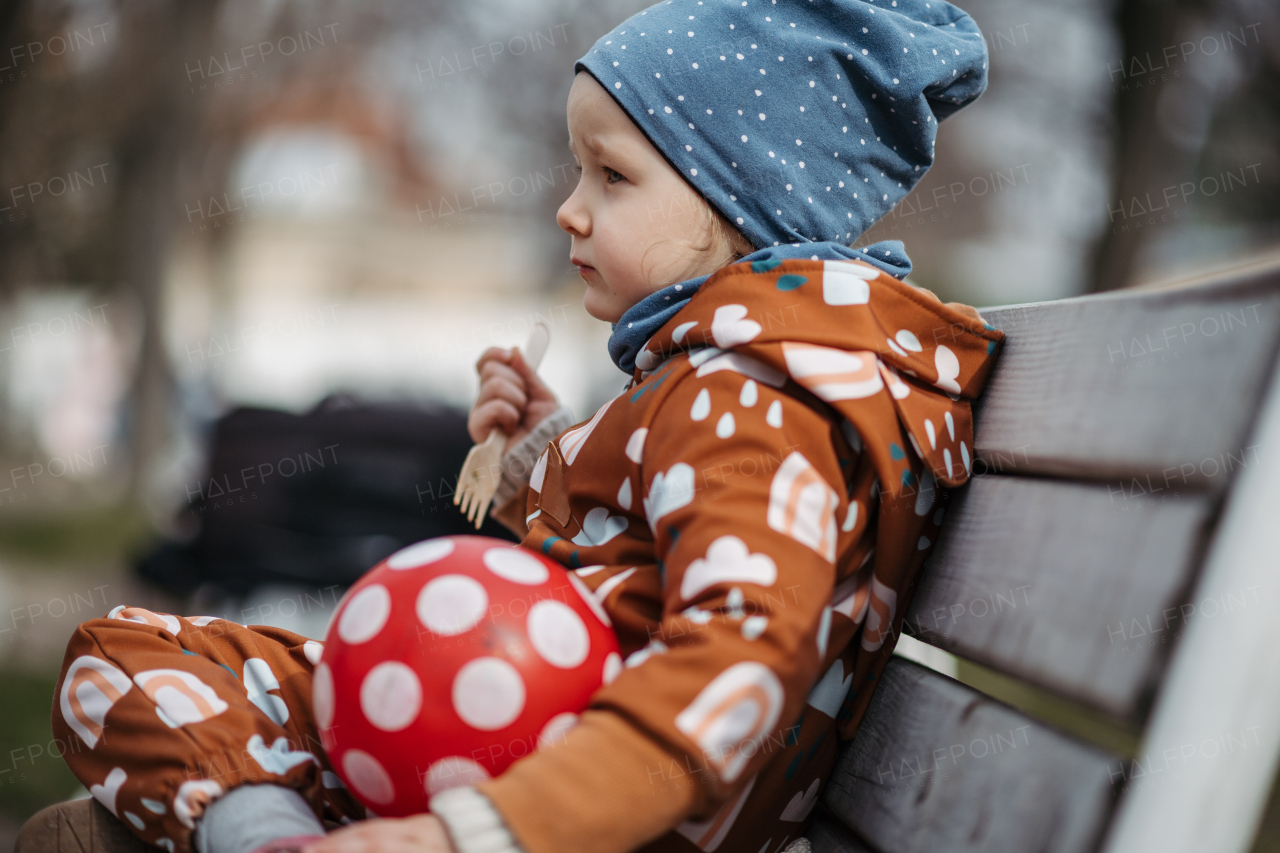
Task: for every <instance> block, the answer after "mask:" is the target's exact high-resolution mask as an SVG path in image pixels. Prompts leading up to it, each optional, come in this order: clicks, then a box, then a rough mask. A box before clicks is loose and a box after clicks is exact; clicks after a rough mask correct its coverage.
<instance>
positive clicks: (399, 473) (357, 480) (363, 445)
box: [138, 396, 515, 595]
mask: <svg viewBox="0 0 1280 853" xmlns="http://www.w3.org/2000/svg"><path fill="white" fill-rule="evenodd" d="M466 421H467V416H466V414H465V413H463V412H461V411H458V410H456V409H451V408H447V407H444V406H422V405H412V404H407V403H406V404H399V405H387V404H376V405H375V404H362V403H359V402H357V401H354V400H352V399H351V398H349V397H342V396H334V397H329V398H326V399H325V400H324V401H322V402H321V403H320V404H319V405H318V406H316V408H315V409H314V410H313V411H311V412H309V413H307V414H305V415H294V414H290V413H288V412H281V411H275V410H271V409H256V408H240V409H235V410H234V411H232V412H230V413H228V414H227V415H225V416H223V417H222V418H220V419H219V420H218V422H217V424H216V425H215V427H214V431H213V440H212V447H211V449H210V460H209V467H208V472H207V473H206V475H205V476H204V478H203V479H201V480H200V481H199V482H197V483H191V484H188V485H187V487H186V490H187V499H188V505H187V506H185V507H184V508H183V509H182V511H181V513H180V516H182V517H183V518H180V521H181V522H184V524H181V525H180V526H185V527H194V528H195V530H194V535H193V536H192V537H191V538H190V540H189V541H188V542H185V543H182V542H176V541H168V542H164V543H162V544H161V545H160V546H159V547H158V548H156V549H155V550H153V551H152V552H151V553H149V554H147V555H146V556H144V557H143V558H142V559H140V560H139V562H138V571H139V573H140V574H141V575H142V576H143V577H144V578H146V579H147V580H149V581H152V582H154V583H157V584H159V585H161V586H163V587H166V588H168V589H169V590H171V591H174V592H178V593H187V592H190V591H192V590H194V589H196V588H197V587H200V586H202V585H205V584H212V585H213V586H214V587H216V588H217V589H218V590H220V591H222V592H224V593H227V594H231V595H245V594H247V593H248V592H249V590H251V589H253V588H254V587H256V586H259V585H262V584H266V583H280V582H284V583H293V584H305V585H313V584H314V585H317V586H319V587H327V586H330V585H333V584H338V585H342V586H347V585H349V584H351V583H352V582H353V581H355V580H356V579H357V578H359V577H360V576H361V575H362V574H364V573H365V572H366V571H368V570H369V569H370V568H372V567H373V566H374V565H375V564H376V563H377V562H378V561H379V560H381V559H383V558H384V557H386V556H387V555H388V554H391V553H392V552H394V551H397V550H399V549H400V548H402V547H404V546H405V545H409V544H412V543H414V542H418V541H420V540H422V539H428V538H431V537H433V536H447V535H451V534H466V533H472V534H475V533H479V534H480V535H484V536H495V537H499V538H502V539H507V540H510V541H514V540H515V537H514V536H513V535H512V534H511V532H510V531H509V530H507V529H506V528H505V527H503V526H502V525H501V524H500V523H498V522H496V521H494V520H493V519H491V518H489V519H486V520H485V523H484V525H483V527H481V529H480V530H479V531H476V530H475V528H474V527H473V526H472V525H471V524H469V523H468V522H467V520H466V517H465V516H464V515H463V514H462V513H461V512H460V511H459V509H458V508H457V507H456V506H454V505H453V494H454V490H455V488H456V487H457V477H458V471H459V469H460V468H461V467H462V461H463V459H465V458H466V455H467V451H468V450H470V448H471V438H470V436H469V435H468V434H467V428H466Z"/></svg>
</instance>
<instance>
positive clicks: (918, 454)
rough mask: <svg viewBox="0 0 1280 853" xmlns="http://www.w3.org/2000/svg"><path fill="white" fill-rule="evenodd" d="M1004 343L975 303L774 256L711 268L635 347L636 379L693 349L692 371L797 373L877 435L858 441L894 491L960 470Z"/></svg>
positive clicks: (949, 481)
mask: <svg viewBox="0 0 1280 853" xmlns="http://www.w3.org/2000/svg"><path fill="white" fill-rule="evenodd" d="M1003 341H1004V333H1003V332H1001V331H999V330H998V329H995V328H994V327H992V326H990V325H989V324H987V323H984V322H982V320H981V319H980V318H978V316H977V312H974V313H973V314H972V315H970V314H967V313H964V312H962V311H961V310H958V309H957V308H954V307H951V306H949V305H944V304H943V303H942V302H941V301H940V300H939V299H938V298H937V297H936V296H934V295H933V294H932V293H931V292H929V291H928V290H924V289H921V288H917V287H913V286H912V285H909V284H906V283H904V282H901V281H898V280H897V279H896V278H894V277H893V276H891V275H888V274H886V273H884V272H882V271H881V270H879V269H876V268H875V267H873V266H871V265H869V264H866V263H863V262H861V261H854V260H810V259H788V260H783V259H778V258H773V259H768V260H761V261H753V262H741V263H737V264H732V265H730V266H727V267H724V268H723V269H721V270H719V271H717V272H716V273H715V274H714V275H712V276H711V277H709V278H708V279H707V280H706V282H705V283H704V284H703V285H702V286H701V287H700V288H699V289H698V292H697V293H696V294H694V296H693V297H692V298H691V299H690V300H689V301H688V303H687V304H686V305H685V306H684V308H683V309H681V310H680V311H679V312H678V313H676V314H675V316H673V317H671V319H670V320H668V321H667V322H666V324H664V325H663V326H662V327H661V328H660V329H659V330H658V331H657V332H656V333H654V334H653V336H652V337H651V338H650V339H649V341H648V342H647V343H646V344H645V345H644V347H643V348H642V349H641V350H640V351H639V353H638V354H637V356H636V379H637V381H639V380H642V379H643V378H644V377H645V376H647V375H648V374H649V373H650V372H652V371H653V370H654V369H655V368H657V367H658V366H659V365H660V364H661V363H662V362H664V361H666V360H667V359H668V358H671V357H672V356H674V355H677V354H679V353H680V352H686V351H693V352H692V354H691V356H690V361H691V362H693V363H694V366H695V367H697V371H698V375H699V376H703V375H706V374H707V373H710V372H714V371H716V370H735V371H737V372H739V373H743V374H745V375H747V376H749V377H751V378H752V379H755V380H756V381H758V382H763V383H765V384H767V385H771V386H773V387H778V388H781V387H782V386H784V385H786V384H787V383H788V382H794V383H795V384H797V385H799V386H800V387H801V388H803V389H805V390H806V391H808V392H809V393H811V394H813V395H814V396H816V397H818V398H819V399H821V400H823V401H825V402H826V403H827V404H829V405H830V406H832V407H833V408H835V409H836V410H837V411H839V412H840V414H841V415H843V416H844V417H845V418H846V419H847V420H848V421H849V422H850V423H852V425H853V426H854V428H855V429H856V430H857V433H858V437H863V436H868V437H875V440H873V441H866V442H865V445H866V447H867V449H868V451H869V452H870V453H871V454H872V458H873V460H874V464H875V467H876V470H877V473H878V475H879V477H880V484H881V489H882V491H884V492H886V493H888V494H889V495H890V496H891V497H894V498H898V497H901V496H903V495H904V494H907V493H914V492H916V491H917V490H919V491H925V490H928V489H931V488H932V486H933V481H934V480H935V479H936V480H937V481H940V482H941V483H942V484H943V485H946V486H958V485H960V484H962V483H964V482H965V481H966V480H967V479H968V477H969V472H970V470H971V468H972V454H973V417H972V413H971V410H970V405H969V403H970V401H971V400H973V399H975V398H976V397H977V396H978V395H979V394H980V393H981V392H982V389H983V387H984V386H985V384H986V381H987V378H988V376H989V375H990V372H991V368H992V366H993V365H994V364H995V359H996V357H997V354H998V352H999V348H1000V345H1001V343H1002V342H1003ZM858 437H854V438H855V439H857V440H855V441H854V446H855V449H857V448H858V444H859V443H863V442H862V441H861V439H860V438H858ZM908 447H909V448H910V451H914V453H912V452H909V450H908Z"/></svg>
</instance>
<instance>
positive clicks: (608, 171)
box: [602, 166, 626, 184]
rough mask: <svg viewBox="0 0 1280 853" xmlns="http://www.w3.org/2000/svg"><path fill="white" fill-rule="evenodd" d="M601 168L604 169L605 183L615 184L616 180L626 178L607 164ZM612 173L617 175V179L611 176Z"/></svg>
mask: <svg viewBox="0 0 1280 853" xmlns="http://www.w3.org/2000/svg"><path fill="white" fill-rule="evenodd" d="M602 168H603V169H604V178H605V183H608V184H616V183H617V182H618V181H624V180H626V178H624V177H623V175H622V173H621V172H619V171H617V170H615V169H610V168H609V167H608V166H604V167H602ZM614 175H617V176H618V181H615V180H613V176H614Z"/></svg>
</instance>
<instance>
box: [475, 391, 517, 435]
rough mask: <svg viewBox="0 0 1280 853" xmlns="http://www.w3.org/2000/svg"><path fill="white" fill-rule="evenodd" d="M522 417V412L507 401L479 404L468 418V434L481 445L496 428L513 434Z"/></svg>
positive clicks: (490, 401)
mask: <svg viewBox="0 0 1280 853" xmlns="http://www.w3.org/2000/svg"><path fill="white" fill-rule="evenodd" d="M521 417H522V415H521V412H520V410H519V409H517V408H516V407H515V406H513V405H511V403H509V402H507V401H506V400H496V399H495V400H488V401H486V402H483V403H477V404H476V406H475V408H473V409H472V410H471V414H470V415H469V416H468V417H467V432H468V433H470V434H471V440H472V441H474V442H475V443H476V444H479V443H480V442H482V441H484V440H485V439H486V438H488V437H489V433H490V432H492V431H493V428H494V427H495V426H496V427H501V428H502V430H503V431H504V432H507V433H510V432H513V431H514V430H515V428H516V427H517V426H518V425H519V423H520V419H521Z"/></svg>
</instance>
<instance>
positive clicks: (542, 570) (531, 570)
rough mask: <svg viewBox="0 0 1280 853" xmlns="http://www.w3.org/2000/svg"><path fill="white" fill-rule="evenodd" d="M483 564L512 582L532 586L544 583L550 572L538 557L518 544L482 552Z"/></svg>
mask: <svg viewBox="0 0 1280 853" xmlns="http://www.w3.org/2000/svg"><path fill="white" fill-rule="evenodd" d="M483 559H484V565H485V568H487V569H488V570H489V571H491V572H493V573H494V574H495V575H497V576H498V577H500V578H504V579H506V580H509V581H511V582H512V583H522V584H525V585H527V586H534V585H536V584H540V583H546V582H547V578H549V577H550V576H551V573H550V572H548V571H547V567H546V566H544V565H543V564H542V563H541V562H539V560H538V558H537V557H535V556H533V555H532V554H530V553H528V552H527V551H525V550H524V549H523V548H521V547H520V546H518V545H517V546H515V547H511V548H505V547H504V548H490V549H489V550H488V551H485V552H484V558H483Z"/></svg>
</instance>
